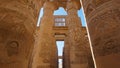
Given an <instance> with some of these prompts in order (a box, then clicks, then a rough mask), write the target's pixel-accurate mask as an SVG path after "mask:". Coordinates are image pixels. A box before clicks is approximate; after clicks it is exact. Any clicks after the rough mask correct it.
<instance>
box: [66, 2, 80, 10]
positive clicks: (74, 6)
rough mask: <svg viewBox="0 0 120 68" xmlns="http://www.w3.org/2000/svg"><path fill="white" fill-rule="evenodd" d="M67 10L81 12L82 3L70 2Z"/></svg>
mask: <svg viewBox="0 0 120 68" xmlns="http://www.w3.org/2000/svg"><path fill="white" fill-rule="evenodd" d="M66 8H67V11H69V10H71V9H76V10H79V9H80V3H79V2H78V1H68V2H67V7H66Z"/></svg>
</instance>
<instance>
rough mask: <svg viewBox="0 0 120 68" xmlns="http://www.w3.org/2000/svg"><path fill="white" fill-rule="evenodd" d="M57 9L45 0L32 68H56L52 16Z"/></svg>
mask: <svg viewBox="0 0 120 68" xmlns="http://www.w3.org/2000/svg"><path fill="white" fill-rule="evenodd" d="M55 9H57V7H56V6H55V4H54V3H53V2H48V1H47V2H45V4H44V15H43V17H42V20H41V24H40V30H39V33H40V34H38V35H39V36H38V39H37V42H36V51H37V52H36V55H35V56H34V59H33V64H32V65H33V68H57V65H58V63H57V61H58V59H57V57H58V54H57V46H56V41H55V38H54V33H53V26H54V16H53V12H54V10H55Z"/></svg>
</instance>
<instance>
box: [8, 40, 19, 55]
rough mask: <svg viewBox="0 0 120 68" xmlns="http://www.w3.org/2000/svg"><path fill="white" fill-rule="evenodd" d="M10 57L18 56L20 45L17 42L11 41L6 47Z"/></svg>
mask: <svg viewBox="0 0 120 68" xmlns="http://www.w3.org/2000/svg"><path fill="white" fill-rule="evenodd" d="M6 48H7V54H8V56H13V55H16V54H18V51H19V44H18V42H17V41H11V42H9V43H8V44H7V45H6Z"/></svg>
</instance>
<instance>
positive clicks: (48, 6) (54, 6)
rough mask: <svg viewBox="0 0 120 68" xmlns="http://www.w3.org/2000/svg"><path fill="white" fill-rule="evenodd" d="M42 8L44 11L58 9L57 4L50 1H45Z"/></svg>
mask: <svg viewBox="0 0 120 68" xmlns="http://www.w3.org/2000/svg"><path fill="white" fill-rule="evenodd" d="M43 6H44V8H45V9H49V10H56V9H58V6H57V3H56V2H52V1H46V2H45V3H44V5H43Z"/></svg>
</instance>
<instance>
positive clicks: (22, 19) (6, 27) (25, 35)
mask: <svg viewBox="0 0 120 68" xmlns="http://www.w3.org/2000/svg"><path fill="white" fill-rule="evenodd" d="M38 5H39V1H36V0H0V68H28V66H29V62H30V58H31V53H32V50H33V46H34V31H35V29H36V22H37V17H38V12H39V11H38V10H37V9H39V8H40V7H39V6H38Z"/></svg>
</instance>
